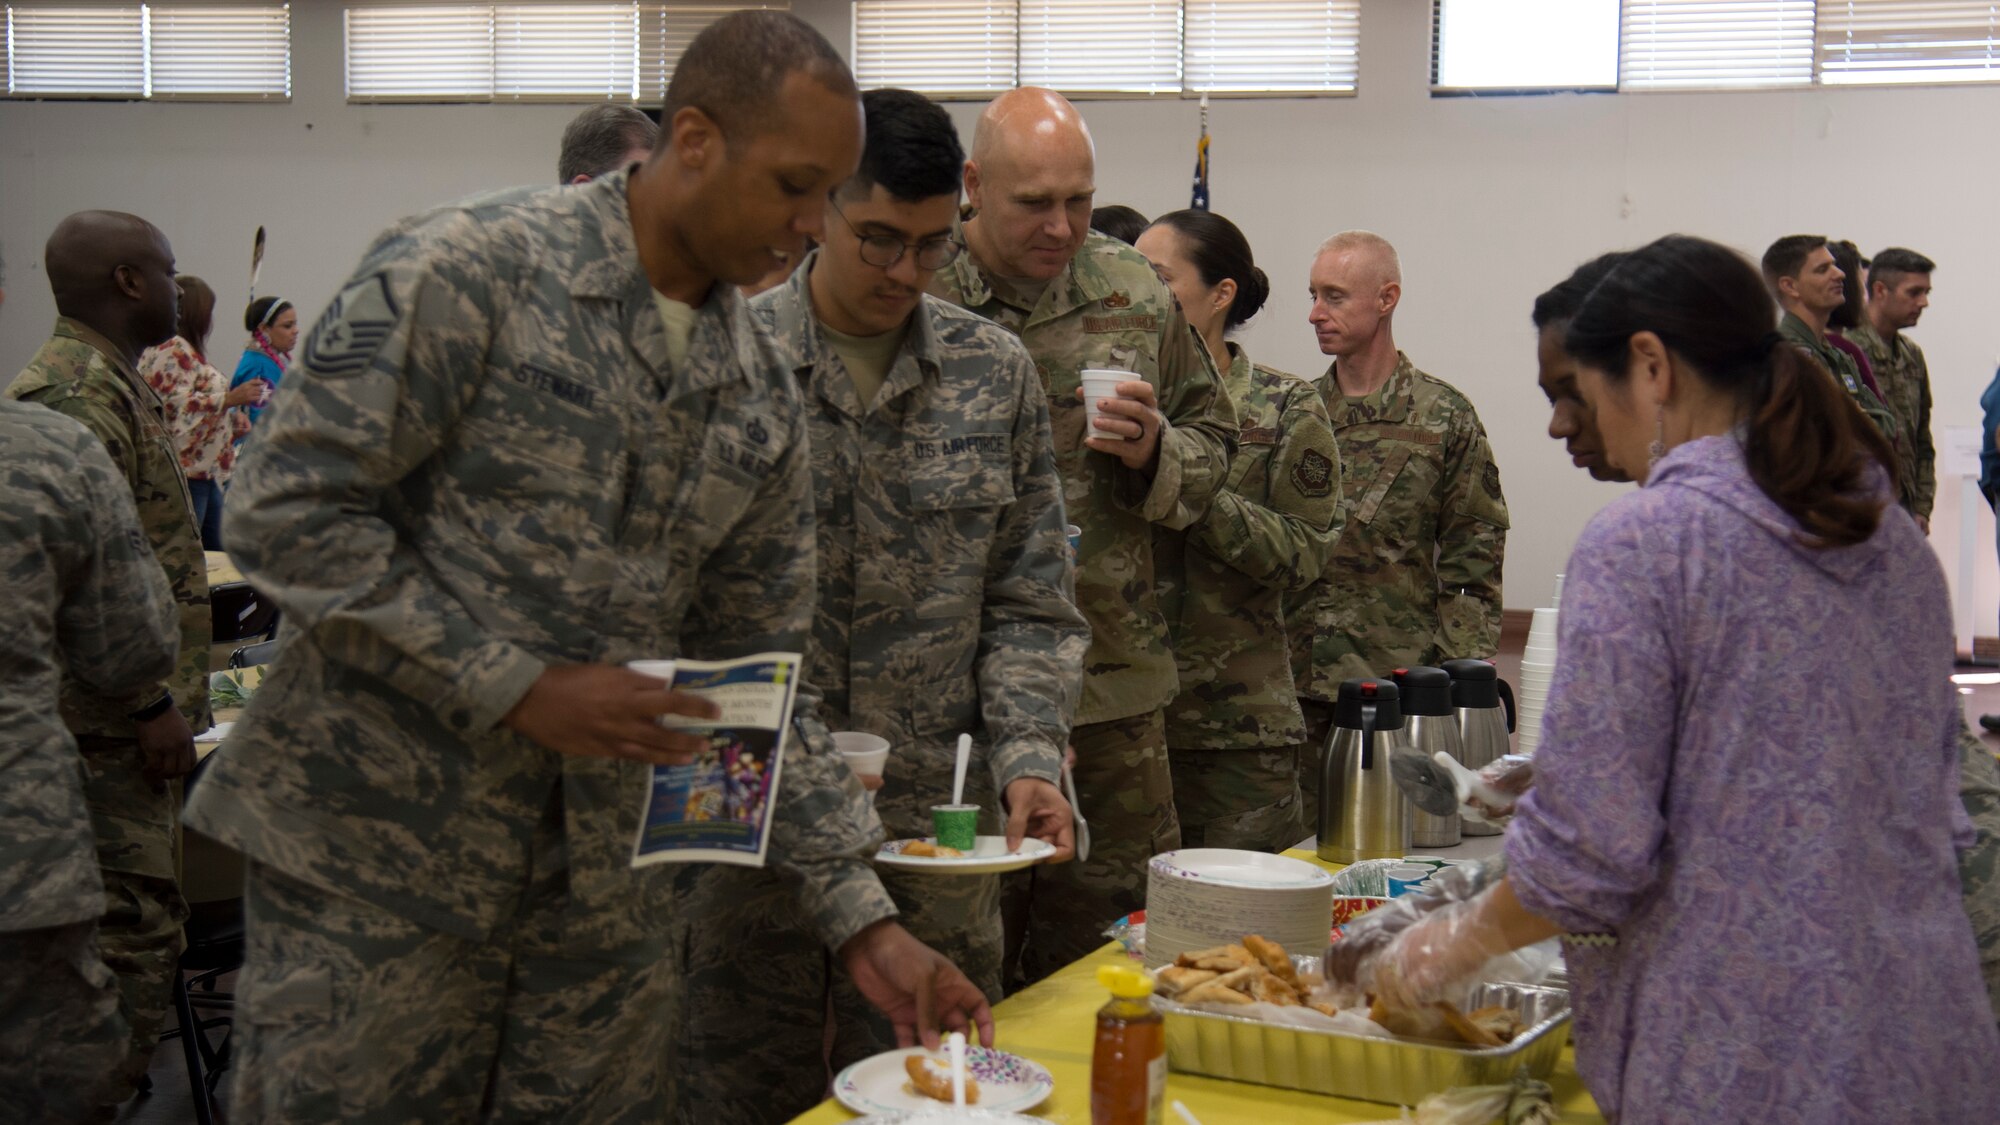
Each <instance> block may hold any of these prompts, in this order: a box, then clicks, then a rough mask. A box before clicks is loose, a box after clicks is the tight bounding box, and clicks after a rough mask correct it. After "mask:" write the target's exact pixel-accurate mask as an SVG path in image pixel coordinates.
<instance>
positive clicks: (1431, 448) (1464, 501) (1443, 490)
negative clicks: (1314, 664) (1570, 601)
mask: <svg viewBox="0 0 2000 1125" xmlns="http://www.w3.org/2000/svg"><path fill="white" fill-rule="evenodd" d="M1311 285H1312V298H1313V304H1312V312H1311V313H1310V314H1309V319H1310V321H1311V323H1312V326H1313V332H1314V335H1315V336H1317V338H1318V340H1319V348H1320V351H1321V352H1323V353H1324V354H1327V355H1330V356H1333V357H1334V362H1333V365H1332V366H1331V367H1329V368H1328V369H1327V372H1326V374H1325V375H1324V376H1322V377H1321V381H1320V392H1321V393H1322V394H1324V395H1325V396H1326V399H1327V414H1328V416H1329V417H1330V418H1331V419H1332V421H1333V433H1334V438H1335V440H1337V441H1338V442H1339V443H1340V457H1341V483H1342V487H1343V490H1344V491H1345V493H1346V505H1347V526H1346V528H1345V529H1344V530H1343V531H1342V532H1341V535H1340V545H1339V547H1338V548H1336V549H1335V551H1334V556H1333V560H1332V562H1330V563H1329V564H1328V566H1327V574H1328V575H1329V577H1330V583H1331V586H1332V589H1331V591H1330V594H1331V604H1332V607H1333V611H1332V613H1331V614H1330V615H1329V618H1330V619H1329V620H1328V621H1327V623H1326V625H1325V628H1326V629H1327V630H1328V631H1329V632H1330V633H1331V635H1332V637H1333V638H1334V640H1333V643H1332V645H1331V648H1330V651H1329V652H1328V655H1330V656H1331V657H1332V658H1333V659H1334V660H1335V662H1336V664H1335V666H1336V667H1337V668H1338V672H1337V673H1336V677H1335V678H1336V679H1337V680H1344V679H1353V678H1357V677H1370V676H1384V675H1387V674H1388V673H1389V672H1390V671H1391V670H1393V669H1396V668H1402V667H1408V666H1410V665H1413V664H1426V665H1436V664H1441V663H1443V662H1444V661H1446V660H1457V659H1461V658H1466V657H1472V658H1482V659H1483V658H1487V657H1491V656H1492V655H1493V653H1494V651H1495V650H1496V649H1498V648H1499V645H1500V608H1501V603H1500V567H1501V562H1502V556H1503V555H1504V553H1505V551H1506V546H1507V527H1508V521H1507V501H1506V498H1505V497H1504V496H1503V495H1502V494H1501V491H1500V469H1499V466H1498V465H1496V464H1495V463H1494V461H1493V450H1492V448H1491V447H1489V446H1488V445H1487V443H1486V429H1485V427H1483V426H1481V425H1480V424H1479V415H1478V413H1477V412H1476V411H1474V410H1473V408H1472V403H1471V402H1469V401H1467V400H1466V398H1465V396H1464V395H1462V394H1460V393H1459V392H1458V390H1457V389H1456V388H1454V387H1452V386H1451V384H1449V383H1446V382H1445V381H1444V380H1442V379H1438V378H1434V377H1432V376H1430V375H1426V374H1424V373H1423V372H1422V371H1419V370H1417V368H1416V366H1415V365H1414V364H1412V363H1411V362H1410V359H1409V357H1408V356H1406V355H1404V354H1403V353H1402V352H1401V351H1399V350H1397V348H1396V341H1395V337H1394V334H1393V330H1392V318H1393V317H1394V314H1395V311H1396V306H1397V304H1398V303H1399V302H1400V301H1401V300H1402V295H1403V279H1402V267H1401V265H1400V264H1399V263H1398V262H1397V260H1396V250H1395V247H1393V246H1391V245H1389V243H1388V242H1387V241H1386V240H1385V239H1383V238H1382V237H1381V236H1379V235H1375V234H1371V233H1369V232H1367V231H1345V232H1342V233H1340V234H1336V235H1334V236H1333V237H1332V238H1329V239H1327V240H1326V242H1325V243H1324V244H1322V245H1321V247H1320V251H1319V254H1318V255H1317V256H1316V257H1315V258H1314V259H1313V265H1312V275H1311ZM1316 657H1317V654H1316ZM1320 749H1323V748H1321V747H1315V748H1314V750H1315V752H1317V751H1318V750H1320ZM1302 757H1303V758H1305V759H1306V760H1304V761H1302V762H1301V763H1300V767H1301V774H1300V781H1301V783H1302V785H1303V787H1304V788H1305V789H1306V791H1307V794H1308V800H1309V801H1311V800H1313V799H1315V797H1316V794H1317V793H1318V791H1319V762H1318V759H1317V756H1316V753H1315V754H1308V755H1302Z"/></svg>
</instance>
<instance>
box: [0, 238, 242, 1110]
mask: <svg viewBox="0 0 2000 1125" xmlns="http://www.w3.org/2000/svg"><path fill="white" fill-rule="evenodd" d="M49 243H50V247H49V269H50V281H51V285H52V287H54V288H55V289H56V293H57V307H58V309H59V310H60V309H64V308H65V307H70V308H71V309H72V311H74V312H75V313H76V315H75V316H64V317H62V318H60V319H58V320H57V321H56V328H55V333H54V335H53V336H51V337H50V339H49V341H48V342H47V343H45V344H43V345H42V348H41V350H40V351H39V352H37V353H35V357H34V358H33V359H31V360H30V361H29V362H28V366H27V367H26V368H24V369H23V370H22V371H21V373H20V374H19V375H18V376H17V377H16V378H15V379H14V381H13V383H12V384H10V385H9V386H8V387H7V392H6V394H7V397H8V398H11V399H18V400H21V401H24V402H32V403H39V404H40V405H42V406H45V407H48V408H49V409H51V410H54V411H56V412H57V413H60V414H63V415H66V416H68V417H70V418H74V419H75V420H77V421H79V422H81V423H83V424H84V426H86V427H87V428H89V430H90V431H91V433H93V434H94V435H96V437H97V439H98V441H100V442H101V443H103V446H104V448H105V450H106V451H107V452H108V453H109V454H110V455H111V460H112V463H113V464H114V465H116V466H117V467H118V469H119V471H120V473H121V474H122V475H123V477H124V479H125V481H126V483H127V485H128V486H129V488H130V490H131V494H132V498H133V501H134V507H135V508H136V510H137V511H138V513H139V523H140V526H141V527H142V528H143V529H144V531H145V533H146V537H147V540H148V543H149V545H150V546H151V548H152V551H153V555H154V557H155V558H156V559H157V560H158V562H159V565H160V566H161V567H162V568H164V570H165V573H166V577H167V580H168V582H169V583H170V584H171V585H172V587H173V594H174V602H175V604H176V606H177V607H178V622H179V627H180V629H179V637H180V646H179V652H178V658H177V662H176V665H175V667H174V669H173V670H172V673H171V674H170V675H169V676H167V677H164V678H163V679H161V680H159V681H156V682H155V683H154V684H153V685H151V690H150V694H148V695H147V700H146V704H147V705H146V706H144V707H139V708H135V707H134V706H133V705H132V702H131V700H130V699H127V698H124V697H123V695H122V693H121V696H120V697H119V698H116V699H108V698H105V697H104V696H102V695H100V694H98V693H97V692H95V691H93V690H92V689H91V688H89V687H88V686H86V685H85V684H83V683H82V682H79V681H76V680H65V681H64V682H63V686H62V717H63V721H64V723H66V724H67V725H68V727H69V729H70V731H71V733H73V734H74V735H76V739H77V746H78V749H79V750H80V751H81V752H82V755H83V761H84V765H85V767H86V769H87V771H88V775H87V779H86V782H85V789H84V792H85V797H86V799H87V801H88V802H89V805H90V815H91V821H92V824H93V825H94V827H95V829H96V834H97V856H98V863H99V865H100V867H101V868H102V870H103V877H104V903H103V907H104V914H103V918H102V920H101V924H100V929H99V934H98V941H99V944H100V945H101V947H102V950H103V954H104V963H105V964H107V965H109V966H110V967H111V970H112V971H113V972H114V973H116V974H117V975H118V985H119V991H120V994H121V997H122V1002H123V1005H124V1008H125V1018H126V1022H127V1024H128V1025H129V1026H130V1028H131V1035H132V1039H131V1050H130V1052H129V1053H128V1054H127V1056H126V1060H125V1065H124V1067H123V1069H122V1070H121V1072H120V1079H121V1081H119V1082H118V1083H115V1084H114V1087H113V1089H112V1090H111V1091H110V1092H109V1093H108V1094H107V1097H108V1098H109V1099H110V1100H111V1101H112V1102H118V1101H123V1100H124V1099H125V1098H126V1097H128V1096H129V1095H130V1094H131V1092H132V1090H133V1089H134V1088H135V1087H136V1084H137V1083H138V1081H139V1079H140V1078H141V1077H142V1076H144V1074H145V1073H146V1068H147V1066H148V1064H149V1063H150V1062H151V1060H152V1057H153V1049H154V1047H155V1045H156V1044H157V1043H158V1041H159V1036H160V1031H161V1028H162V1027H163V1025H164V1024H165V1022H166V1017H167V1010H168V1008H169V1006H170V1001H171V998H172V989H173V974H174V972H175V966H176V965H177V964H178V963H179V959H180V953H181V948H182V945H183V942H184V938H183V936H182V933H181V924H182V922H184V921H185V920H186V918H187V904H186V903H185V902H184V901H183V900H182V898H181V893H180V886H179V884H178V882H177V881H176V870H175V856H176V851H177V840H176V830H175V826H174V816H175V811H176V809H177V806H178V799H179V794H178V792H177V787H176V786H173V785H170V784H167V779H168V778H169V777H172V776H178V775H180V774H184V773H186V772H187V771H188V770H190V769H192V768H193V766H194V759H193V743H192V742H191V741H190V738H191V732H194V731H201V730H206V729H208V727H209V725H210V715H209V707H208V641H209V635H210V623H209V609H208V573H207V569H206V565H205V563H204V561H203V557H202V552H201V538H200V536H199V534H198V532H197V531H196V529H195V522H194V508H193V505H192V502H191V501H190V500H189V498H188V491H187V481H186V479H185V478H184V477H182V475H181V467H180V458H179V455H178V452H177V447H176V444H175V442H174V438H173V435H172V432H171V430H170V429H169V428H168V426H167V422H166V415H165V408H164V406H163V405H162V404H161V402H160V397H159V395H157V394H155V393H154V392H153V389H152V388H151V387H150V386H148V385H147V384H146V381H145V380H144V379H142V378H140V377H139V376H138V374H137V373H136V371H135V370H134V367H133V362H132V361H133V359H134V358H136V355H137V351H136V350H129V349H131V348H132V347H133V346H135V345H136V348H138V349H143V348H145V347H147V346H150V345H151V344H153V343H157V342H159V340H160V339H161V338H163V337H160V336H158V335H156V334H157V333H162V332H164V333H165V334H166V335H167V336H171V335H172V333H173V331H174V308H175V300H174V292H175V291H174V289H173V285H174V282H173V250H172V248H171V247H170V246H168V245H167V242H166V239H165V238H164V237H162V236H161V235H160V233H159V231H158V230H156V229H154V228H153V227H152V225H151V224H149V223H147V222H146V221H145V220H143V219H140V218H138V217H136V216H132V215H122V214H118V213H115V212H81V213H79V214H77V215H72V216H70V217H69V218H67V219H65V220H64V221H63V224H62V225H61V226H59V227H58V228H57V230H56V232H55V234H53V235H52V236H51V237H50V240H49ZM112 259H119V260H120V261H121V262H124V261H129V262H130V263H132V264H131V265H126V266H123V267H122V268H128V269H133V270H136V271H138V272H140V273H142V274H144V273H152V274H155V275H156V276H155V277H153V278H152V279H151V283H152V284H153V285H154V286H157V287H160V288H159V289H157V290H156V291H155V293H154V295H153V296H152V297H151V298H149V303H150V304H151V306H152V307H150V308H148V309H145V310H144V311H140V310H138V309H133V310H130V311H129V312H128V313H127V314H126V315H125V316H124V317H123V320H124V323H113V320H115V319H119V310H122V309H125V308H126V306H127V305H129V304H131V303H132V302H130V301H129V300H128V301H123V302H121V301H120V300H119V299H118V298H116V297H112V296H110V295H108V294H103V293H98V294H95V295H94V296H93V295H91V294H90V293H89V289H90V287H91V286H92V285H108V284H110V282H109V280H108V278H109V276H110V274H111V260H112ZM93 264H101V265H102V266H103V270H102V273H103V275H104V276H103V277H95V276H93V277H92V278H89V279H85V278H81V277H72V276H70V275H71V274H72V273H82V272H86V271H87V272H90V273H92V274H93V275H94V274H96V273H97V271H96V270H95V269H93V268H92V265H93ZM76 305H82V306H84V307H86V308H88V307H92V306H95V307H96V308H97V309H98V310H99V311H97V312H93V313H86V312H84V311H82V309H78V308H75V307H74V306H76ZM85 315H89V316H91V317H92V320H91V322H90V323H86V322H85V321H84V320H82V319H79V318H80V317H82V316H85ZM155 321H157V323H155ZM114 336H115V337H117V338H115V339H114ZM141 337H144V338H141ZM128 352H129V354H128ZM169 693H171V695H172V701H171V703H169V702H168V700H167V696H168V694H169ZM170 709H171V710H177V711H178V714H179V719H178V720H176V719H174V718H173V717H172V716H167V717H166V718H167V722H168V724H169V726H170V727H172V728H173V730H174V734H173V737H172V738H171V739H170V741H172V742H175V743H177V744H178V753H177V754H176V755H175V758H174V761H173V762H172V763H171V764H169V765H167V766H165V767H162V766H160V765H158V764H153V765H150V766H149V762H148V759H147V755H146V752H145V743H144V742H143V741H142V738H141V735H142V731H141V723H140V721H139V719H138V717H140V716H143V717H145V718H146V719H147V720H148V721H149V722H150V721H152V720H154V719H157V718H159V717H161V716H163V715H165V713H166V712H167V711H169V710H170ZM180 720H185V722H184V724H183V723H182V722H181V721H180Z"/></svg>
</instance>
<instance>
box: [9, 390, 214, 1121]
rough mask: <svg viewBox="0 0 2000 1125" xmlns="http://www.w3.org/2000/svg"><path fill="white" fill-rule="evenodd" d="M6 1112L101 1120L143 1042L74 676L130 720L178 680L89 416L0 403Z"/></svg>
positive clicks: (134, 531)
mask: <svg viewBox="0 0 2000 1125" xmlns="http://www.w3.org/2000/svg"><path fill="white" fill-rule="evenodd" d="M0 481H4V482H5V487H4V488H0V573H4V574H6V575H7V578H8V591H7V593H8V597H7V598H6V600H5V601H4V602H0V650H4V651H0V665H4V666H5V667H6V669H7V673H6V679H5V682H4V683H0V1106H5V1107H7V1111H8V1114H9V1116H10V1119H12V1120H18V1121H48V1122H69V1121H84V1120H90V1119H92V1118H94V1117H96V1116H98V1115H99V1113H100V1107H101V1106H102V1105H105V1104H107V1103H110V1102H114V1101H116V1100H118V1098H119V1096H120V1095H119V1094H118V1093H117V1092H115V1089H114V1088H115V1087H116V1086H117V1085H118V1078H117V1075H118V1073H119V1068H120V1065H121V1064H122V1063H123V1062H124V1059H125V1056H126V1054H127V1052H128V1051H129V1049H130V1035H129V1031H128V1028H127V1025H126V1021H125V1017H124V1016H123V1015H122V1014H121V1013H120V1011H119V990H118V981H117V978H116V976H115V975H114V974H113V973H112V971H111V970H110V969H109V968H108V967H106V965H105V964H104V958H103V955H102V954H101V953H100V952H99V945H98V938H97V928H98V918H99V916H100V915H102V914H103V913H104V909H105V904H104V879H103V876H102V875H101V874H100V872H99V870H98V860H97V846H96V838H95V835H94V833H93V832H92V831H91V821H90V810H89V807H88V805H87V804H86V801H85V796H84V767H83V762H82V760H81V759H80V758H79V757H78V756H77V749H76V739H75V737H74V736H73V735H71V733H70V732H69V730H68V728H67V727H65V726H64V725H63V719H62V716H61V714H60V709H59V704H58V702H57V701H58V698H59V692H60V690H61V685H62V684H64V683H65V682H67V683H69V684H72V685H74V686H75V687H77V688H79V689H83V690H87V691H89V692H91V693H92V694H93V695H95V696H96V697H97V698H100V699H104V700H108V701H112V702H114V703H117V704H122V705H123V706H124V707H125V709H127V710H133V709H136V708H138V707H140V706H142V705H144V704H146V703H148V702H151V700H152V698H153V696H152V695H150V694H148V693H149V692H155V691H157V690H158V687H159V684H160V683H161V682H162V681H163V680H165V679H167V678H168V677H169V676H171V675H172V674H173V669H174V657H175V655H176V653H177V652H178V651H179V648H180V638H179V633H178V630H177V624H176V616H175V606H174V600H173V590H172V588H171V587H169V586H168V585H167V577H166V574H165V572H163V571H162V570H161V569H160V564H159V560H157V559H155V558H154V557H153V551H152V548H151V547H149V546H148V545H147V543H146V536H145V533H144V532H142V531H141V530H140V529H139V517H138V513H137V511H136V510H135V509H134V508H133V505H132V489H131V485H130V484H128V483H127V482H126V479H125V476H124V474H123V473H121V472H120V471H119V469H118V467H117V466H116V465H114V464H112V462H111V458H110V457H109V456H107V455H106V453H105V451H104V446H103V444H102V443H101V442H99V441H98V440H97V438H96V437H94V436H92V434H91V432H90V431H89V430H88V429H86V428H85V427H84V426H83V425H82V424H81V423H78V422H75V421H72V420H70V419H68V418H64V417H62V416H60V415H58V414H56V413H55V412H54V411H51V410H45V409H43V408H42V407H39V406H32V405H29V404H26V403H18V402H5V401H0Z"/></svg>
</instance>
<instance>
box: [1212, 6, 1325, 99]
mask: <svg viewBox="0 0 2000 1125" xmlns="http://www.w3.org/2000/svg"><path fill="white" fill-rule="evenodd" d="M1185 9H1186V11H1185V15H1184V16H1183V17H1182V20H1183V24H1182V26H1183V32H1184V35H1185V40H1184V46H1183V56H1182V58H1183V63H1182V67H1183V73H1184V75H1185V82H1186V87H1187V90H1188V92H1189V93H1216V94H1229V93H1257V92H1265V91H1273V92H1296V93H1302V94H1304V93H1312V94H1324V93H1352V92H1354V89H1355V87H1356V85H1357V83H1358V81H1359V79H1360V44H1361V4H1360V0H1186V4H1185Z"/></svg>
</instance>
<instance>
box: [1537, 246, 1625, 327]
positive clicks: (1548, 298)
mask: <svg viewBox="0 0 2000 1125" xmlns="http://www.w3.org/2000/svg"><path fill="white" fill-rule="evenodd" d="M1626 253H1627V251H1624V250H1613V251H1611V252H1610V253H1609V254H1599V255H1598V256H1597V257H1595V258H1592V259H1591V260H1589V261H1588V262H1585V263H1583V264H1582V265H1580V266H1578V267H1576V272H1575V273H1572V274H1570V275H1569V276H1568V277H1566V278H1563V279H1562V280H1561V281H1558V282H1556V283H1555V285H1553V286H1551V287H1550V288H1549V290H1548V291H1547V292H1545V293H1543V294H1542V295H1541V296H1539V297H1536V298H1535V311H1534V312H1533V313H1531V314H1529V318H1530V319H1531V320H1533V321H1534V322H1535V330H1536V331H1537V332H1539V331H1541V330H1543V329H1545V328H1547V327H1549V326H1550V325H1552V324H1553V325H1557V326H1563V325H1567V324H1568V323H1569V322H1570V321H1572V320H1574V319H1576V310H1578V309H1580V308H1582V307H1583V299H1584V298H1585V297H1588V296H1590V291H1591V290H1592V289H1595V288H1597V283H1598V282H1600V281H1603V280H1604V277H1605V275H1606V274H1608V273H1610V272H1611V271H1612V269H1613V268H1614V267H1616V266H1617V265H1618V263H1619V262H1621V261H1624V260H1625V255H1626Z"/></svg>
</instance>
